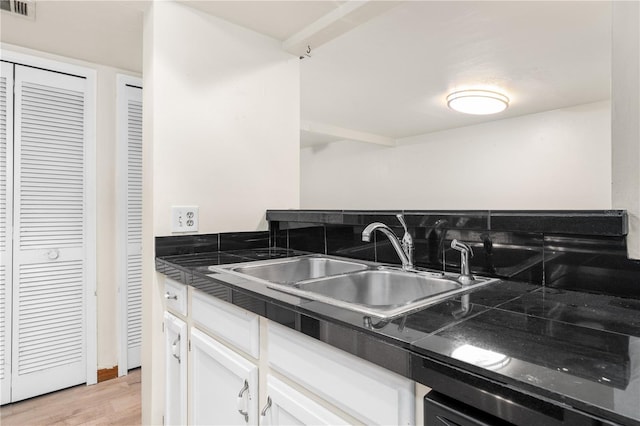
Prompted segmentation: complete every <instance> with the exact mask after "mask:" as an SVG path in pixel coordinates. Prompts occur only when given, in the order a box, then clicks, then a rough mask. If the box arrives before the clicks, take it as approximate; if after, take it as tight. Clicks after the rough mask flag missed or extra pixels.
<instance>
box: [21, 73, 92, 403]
mask: <svg viewBox="0 0 640 426" xmlns="http://www.w3.org/2000/svg"><path fill="white" fill-rule="evenodd" d="M15 81H16V86H15V92H16V94H15V97H16V99H15V105H16V114H15V116H16V128H15V136H16V143H15V165H16V166H15V174H14V175H15V186H14V187H15V196H14V199H15V201H16V205H15V211H16V213H17V214H16V219H15V244H14V246H15V248H14V267H13V270H14V271H15V278H16V281H17V285H16V286H15V291H14V304H13V306H14V312H13V320H14V324H15V325H14V329H15V330H16V332H15V333H14V338H13V356H14V362H13V394H14V395H13V397H14V398H13V399H14V400H19V399H23V398H28V397H30V396H34V395H38V394H41V393H44V392H48V391H51V390H56V389H60V388H62V387H67V386H71V385H75V384H79V383H83V382H84V381H85V378H86V376H85V374H86V360H85V333H86V331H85V327H86V326H85V315H86V314H85V301H84V294H85V282H86V276H85V275H86V272H85V267H86V265H85V259H84V257H85V254H84V253H85V249H86V242H85V238H86V224H85V223H86V222H85V219H86V218H85V214H86V213H85V212H86V207H85V206H86V200H85V199H86V195H85V194H86V187H85V172H86V165H85V140H86V137H85V134H86V129H85V124H84V123H85V110H86V108H87V105H86V102H85V84H86V83H85V80H84V79H82V78H77V77H73V76H69V75H62V74H57V73H52V72H47V71H43V70H38V69H32V68H26V67H20V66H16V76H15Z"/></svg>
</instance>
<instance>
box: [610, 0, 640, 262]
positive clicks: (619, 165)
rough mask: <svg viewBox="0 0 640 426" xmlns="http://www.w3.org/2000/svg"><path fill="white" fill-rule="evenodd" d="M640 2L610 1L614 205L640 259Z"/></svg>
mask: <svg viewBox="0 0 640 426" xmlns="http://www.w3.org/2000/svg"><path fill="white" fill-rule="evenodd" d="M639 28H640V2H637V1H636V2H614V3H613V34H612V39H613V49H612V52H611V54H612V55H611V59H612V68H611V72H612V77H613V80H612V85H611V98H612V113H613V114H612V143H613V147H612V149H613V176H612V180H613V194H612V198H613V207H614V208H616V209H626V210H627V213H628V215H629V235H628V236H627V253H628V255H629V257H630V258H632V259H640V119H639V117H640V29H639Z"/></svg>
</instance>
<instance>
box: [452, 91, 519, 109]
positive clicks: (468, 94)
mask: <svg viewBox="0 0 640 426" xmlns="http://www.w3.org/2000/svg"><path fill="white" fill-rule="evenodd" d="M447 105H448V106H449V108H451V109H452V110H454V111H458V112H463V113H465V114H475V115H486V114H496V113H498V112H501V111H504V110H505V109H507V107H508V106H509V98H508V97H507V96H505V95H503V94H502V93H498V92H493V91H490V90H475V89H473V90H460V91H458V92H453V93H451V94H450V95H449V96H447Z"/></svg>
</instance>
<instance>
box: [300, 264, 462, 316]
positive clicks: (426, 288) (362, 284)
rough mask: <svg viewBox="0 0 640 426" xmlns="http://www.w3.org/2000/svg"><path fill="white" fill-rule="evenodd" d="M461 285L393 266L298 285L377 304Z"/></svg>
mask: <svg viewBox="0 0 640 426" xmlns="http://www.w3.org/2000/svg"><path fill="white" fill-rule="evenodd" d="M460 287H461V284H460V283H458V282H456V281H453V280H449V279H443V278H434V277H432V276H428V275H418V274H416V273H413V272H403V271H393V270H374V271H363V272H356V273H354V274H348V275H343V276H338V277H332V278H326V279H319V280H314V281H308V282H306V283H301V284H298V285H296V288H298V289H300V290H303V291H307V292H312V293H315V294H319V295H323V296H326V297H329V298H333V299H337V300H341V301H344V302H348V303H357V304H359V305H366V306H371V307H377V308H390V307H394V306H400V305H405V304H407V303H411V302H413V301H416V300H421V299H424V298H426V297H432V296H436V295H439V294H442V293H446V292H450V291H453V290H457V289H459V288H460Z"/></svg>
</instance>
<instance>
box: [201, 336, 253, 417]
mask: <svg viewBox="0 0 640 426" xmlns="http://www.w3.org/2000/svg"><path fill="white" fill-rule="evenodd" d="M191 352H192V358H191V362H192V364H191V373H190V374H191V376H190V377H189V381H190V390H191V392H190V394H191V400H192V402H191V416H190V418H191V423H193V424H195V425H257V424H258V367H257V366H256V365H255V364H253V363H252V362H250V361H248V360H247V359H245V358H243V357H242V356H240V355H239V354H237V353H236V352H234V351H232V350H231V349H229V348H227V347H226V346H224V345H222V344H220V343H218V342H216V341H215V340H213V339H212V338H211V337H209V336H207V335H206V334H204V333H202V332H201V331H199V330H197V329H195V328H192V329H191Z"/></svg>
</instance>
